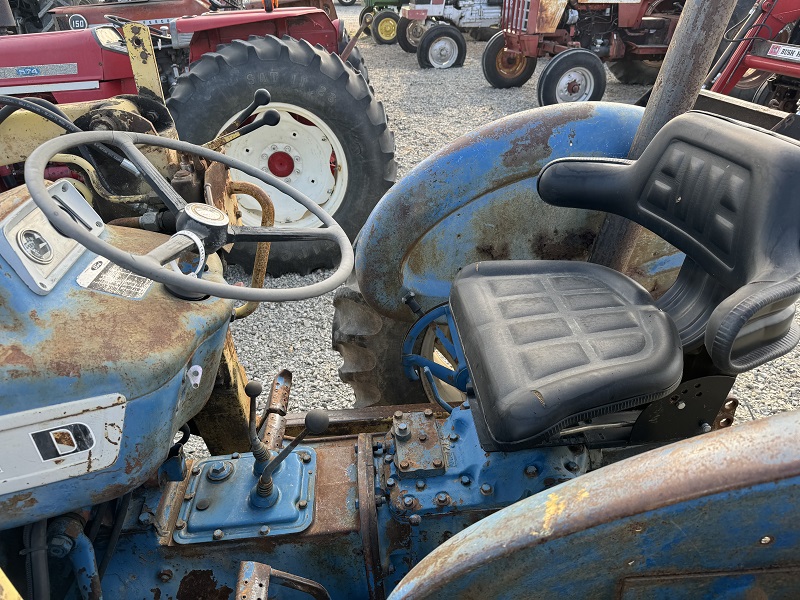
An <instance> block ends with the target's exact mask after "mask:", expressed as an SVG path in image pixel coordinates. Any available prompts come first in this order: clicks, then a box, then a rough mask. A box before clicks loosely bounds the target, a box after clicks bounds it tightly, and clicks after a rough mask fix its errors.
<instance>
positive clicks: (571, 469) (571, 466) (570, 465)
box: [564, 460, 580, 473]
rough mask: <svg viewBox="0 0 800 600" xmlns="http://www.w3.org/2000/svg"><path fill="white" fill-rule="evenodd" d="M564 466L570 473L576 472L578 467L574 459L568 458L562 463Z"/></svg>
mask: <svg viewBox="0 0 800 600" xmlns="http://www.w3.org/2000/svg"><path fill="white" fill-rule="evenodd" d="M564 468H565V469H566V470H567V471H569V472H570V473H576V472H577V471H578V469H580V467H579V466H578V463H576V462H575V461H574V460H568V461H567V462H566V463H564Z"/></svg>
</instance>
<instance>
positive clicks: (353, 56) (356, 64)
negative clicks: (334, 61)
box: [339, 32, 369, 83]
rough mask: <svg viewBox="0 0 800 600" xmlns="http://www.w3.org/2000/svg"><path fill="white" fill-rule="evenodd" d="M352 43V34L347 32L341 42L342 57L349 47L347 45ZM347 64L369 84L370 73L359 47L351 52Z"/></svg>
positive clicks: (340, 51)
mask: <svg viewBox="0 0 800 600" xmlns="http://www.w3.org/2000/svg"><path fill="white" fill-rule="evenodd" d="M349 42H350V34H349V33H347V32H345V33H344V35H342V39H341V40H339V54H340V55H341V53H342V52H344V49H345V48H346V47H347V44H348V43H349ZM347 64H348V65H350V66H351V67H353V70H354V71H358V72H359V73H361V75H362V76H363V77H364V80H365V81H366V82H367V83H369V71H368V70H367V65H366V63H365V62H364V57H363V56H362V55H361V50H359V48H358V46H355V47H354V48H353V50H352V51H351V52H350V56H348V57H347Z"/></svg>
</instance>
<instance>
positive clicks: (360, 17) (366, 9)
mask: <svg viewBox="0 0 800 600" xmlns="http://www.w3.org/2000/svg"><path fill="white" fill-rule="evenodd" d="M374 13H375V8H374V7H372V6H365V7H364V8H362V9H361V12H360V13H358V26H359V27H361V24H362V23H363V22H364V17H365V16H367V15H374ZM364 35H370V28H369V26H367V27H365V28H364Z"/></svg>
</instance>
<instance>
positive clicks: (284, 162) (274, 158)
mask: <svg viewBox="0 0 800 600" xmlns="http://www.w3.org/2000/svg"><path fill="white" fill-rule="evenodd" d="M264 159H266V161H267V164H266V166H260V165H259V167H260V169H261V170H262V171H264V172H265V173H272V174H273V175H275V177H281V178H283V179H284V180H285V181H286V183H291V177H290V175H292V174H295V175H300V174H301V173H302V172H303V170H302V168H301V166H300V165H301V162H302V161H301V158H300V154H299V153H298V152H297V150H296V149H294V148H292V147H291V146H289V145H288V144H287V145H284V146H283V147H282V148H280V147H279V146H278V145H277V144H272V145H270V146H269V147H268V148H267V149H265V150H264V152H262V153H261V161H262V163H263V161H264Z"/></svg>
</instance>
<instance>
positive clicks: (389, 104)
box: [190, 4, 800, 453]
mask: <svg viewBox="0 0 800 600" xmlns="http://www.w3.org/2000/svg"><path fill="white" fill-rule="evenodd" d="M361 8H362V6H361V4H356V5H354V6H350V7H345V6H340V5H338V4H337V6H336V9H337V11H338V13H339V17H340V18H343V19H344V20H345V23H346V25H347V29H348V30H349V31H350V32H351V33H352V32H355V31H356V30H357V29H358V13H359V12H360V10H361ZM485 46H486V43H485V42H476V41H473V40H470V39H468V40H467V58H466V61H465V63H464V66H463V68H460V69H448V70H433V69H426V70H423V69H420V68H419V66H418V64H417V59H416V56H415V55H412V54H407V53H405V52H403V51H402V50H401V49H400V47H399V46H397V45H391V46H386V45H379V44H376V43H375V42H374V41H373V40H372V39H371V38H369V37H366V38H362V40H360V41H359V47H360V48H361V52H362V54H363V56H364V58H365V60H366V65H367V67H368V69H369V74H370V79H371V83H372V85H373V87H374V89H375V93H376V95H377V97H378V99H380V100H381V101H382V102H383V104H384V106H385V108H386V113H387V115H388V116H389V125H390V127H391V129H392V130H393V131H394V134H395V142H396V144H397V162H398V166H399V169H398V175H399V176H400V177H402V176H403V175H405V174H406V173H408V171H409V170H410V169H412V168H413V167H414V166H415V165H416V164H417V163H419V162H420V161H421V160H422V159H424V158H426V157H427V156H428V155H430V154H431V153H432V152H434V151H435V150H437V149H439V148H440V147H442V146H443V145H445V144H447V143H449V142H450V141H452V140H453V139H455V138H456V137H458V136H460V135H462V134H464V133H466V132H469V131H471V130H473V129H475V128H477V127H479V126H481V125H484V124H485V123H487V122H489V121H493V120H495V119H498V118H501V117H504V116H506V115H509V114H511V113H514V112H518V111H521V110H527V109H529V108H533V107H535V106H537V102H536V84H535V82H536V80H537V79H538V74H539V73H540V72H541V69H542V68H543V66H544V64H545V61H540V63H539V65H538V66H537V71H536V73H535V74H534V76H533V78H531V81H530V82H528V83H527V84H526V85H524V86H522V87H521V88H517V89H508V90H497V89H494V88H492V87H491V86H490V85H489V84H488V83H487V82H486V80H485V79H484V77H483V73H482V70H481V65H480V59H481V54H482V53H483V49H484V47H485ZM645 91H646V88H645V87H644V86H629V85H621V84H619V83H617V81H616V80H615V79H614V77H613V75H611V74H610V73H609V74H608V86H607V89H606V94H605V97H604V98H603V99H604V100H607V101H612V102H634V101H635V100H636V99H637V98H638V97H639V96H641V95H642V94H643V93H644V92H645ZM327 274H328V272H325V271H321V272H318V273H315V274H312V275H310V276H307V277H299V276H286V277H281V278H277V279H274V280H272V281H271V282H270V283H268V285H274V286H275V287H290V286H293V285H294V286H296V285H299V284H301V283H302V284H307V283H310V282H311V281H319V280H320V279H322V278H323V277H325V276H327ZM229 279H230V280H231V281H245V282H246V281H248V280H249V277H248V276H246V275H245V274H244V273H243V272H242V271H240V270H238V269H236V268H233V269H232V270H231V272H230V273H229ZM332 298H333V293H330V294H327V295H325V296H323V297H320V298H316V299H313V300H307V301H304V302H294V303H280V304H271V305H262V306H261V307H259V309H258V311H257V312H256V313H254V314H253V315H252V316H250V317H248V318H247V319H245V320H243V321H240V322H237V323H235V324H234V325H233V336H234V339H235V340H236V345H237V349H238V351H239V356H240V359H241V360H242V363H243V364H244V367H245V370H246V371H247V374H248V376H249V377H251V378H258V379H261V380H263V381H264V382H269V381H271V380H272V378H273V377H274V375H275V374H276V373H277V372H278V371H280V369H282V368H288V369H290V370H291V371H292V372H293V374H294V381H293V389H292V400H291V404H290V407H291V410H307V409H309V408H315V407H319V408H329V409H339V408H347V407H349V406H351V405H352V402H353V394H352V391H351V389H350V387H349V386H348V385H345V384H343V383H341V382H340V381H339V377H338V374H337V369H338V367H339V365H340V364H341V359H340V357H339V355H338V354H337V353H336V352H334V351H333V350H331V349H330V345H331V344H330V335H331V322H332V319H333V305H332ZM797 356H798V354H797V352H793V353H792V354H790V355H788V356H786V357H784V358H783V359H781V360H778V361H774V362H773V363H771V364H770V365H767V366H765V367H762V368H760V369H756V370H755V371H753V372H751V373H747V374H745V375H742V376H740V377H739V379H738V381H737V383H736V386H735V387H734V394H735V395H736V396H737V397H738V398H740V399H742V400H743V401H744V405H743V406H742V407H741V408H740V409H739V411H738V415H737V420H749V419H751V418H760V417H764V416H768V415H771V414H774V413H777V412H781V411H785V410H791V409H794V408H797V407H798V406H800V385H799V384H798V382H799V381H800V380H799V379H798V373H797V370H796V366H795V364H796V360H797ZM190 451H192V452H194V453H203V452H204V450H203V447H202V441H201V440H199V439H196V440H194V441H193V444H192V446H191V449H190Z"/></svg>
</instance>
